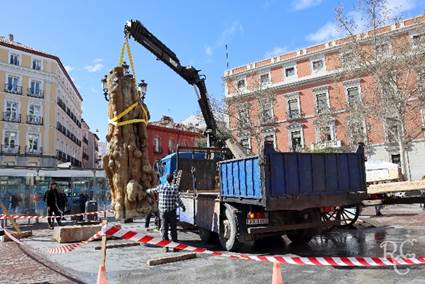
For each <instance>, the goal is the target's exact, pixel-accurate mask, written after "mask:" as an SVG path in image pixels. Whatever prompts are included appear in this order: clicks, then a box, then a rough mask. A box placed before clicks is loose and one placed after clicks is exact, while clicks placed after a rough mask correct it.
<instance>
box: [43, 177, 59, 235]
mask: <svg viewBox="0 0 425 284" xmlns="http://www.w3.org/2000/svg"><path fill="white" fill-rule="evenodd" d="M44 201H46V203H47V215H48V216H49V217H47V222H48V223H49V228H50V229H53V224H54V221H53V220H52V219H53V217H52V216H53V213H55V216H56V221H57V222H58V225H59V226H62V223H61V220H60V219H61V213H60V210H59V207H58V191H57V189H56V183H55V182H52V183H51V184H50V187H49V190H47V191H46V193H45V194H44Z"/></svg>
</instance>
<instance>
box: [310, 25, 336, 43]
mask: <svg viewBox="0 0 425 284" xmlns="http://www.w3.org/2000/svg"><path fill="white" fill-rule="evenodd" d="M339 36H341V32H340V31H339V29H338V26H337V25H336V23H335V22H327V23H326V24H325V25H323V26H322V27H321V28H319V29H318V30H317V31H316V32H314V33H312V34H309V35H307V37H306V39H307V40H309V41H312V42H322V41H327V40H330V39H334V38H337V37H339Z"/></svg>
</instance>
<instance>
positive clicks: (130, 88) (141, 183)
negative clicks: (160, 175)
mask: <svg viewBox="0 0 425 284" xmlns="http://www.w3.org/2000/svg"><path fill="white" fill-rule="evenodd" d="M107 87H108V94H109V104H108V117H109V119H112V118H113V117H116V116H118V115H119V114H120V113H122V112H123V111H124V110H126V109H127V108H128V107H129V106H130V105H132V104H133V103H135V102H138V101H140V93H139V92H138V91H137V89H136V84H135V80H134V78H133V76H132V75H128V74H127V75H125V74H124V69H123V68H122V67H115V68H114V69H113V70H111V71H110V72H109V74H108V76H107ZM142 105H143V107H144V109H145V110H146V112H145V111H143V109H142V107H141V106H140V105H139V106H137V107H136V108H134V109H133V110H132V111H130V112H129V113H128V114H126V115H125V116H123V117H122V118H121V119H119V122H123V121H127V120H130V119H145V120H146V122H147V121H148V119H149V112H148V110H147V107H146V105H144V104H142ZM146 126H147V125H146V124H145V123H132V124H127V125H122V126H116V125H113V124H109V125H108V133H107V135H106V140H107V142H108V153H107V155H105V156H104V158H103V166H104V168H105V173H106V175H107V177H108V182H109V187H110V189H111V191H112V194H111V195H112V209H113V210H114V212H115V218H117V219H128V218H133V217H135V216H138V215H142V214H146V213H148V212H151V211H153V210H156V203H155V202H154V200H153V199H152V197H151V196H150V195H148V194H147V193H146V189H147V188H151V187H153V186H154V185H155V184H156V174H155V172H154V171H153V169H152V167H151V166H150V164H149V161H148V153H147V128H146Z"/></svg>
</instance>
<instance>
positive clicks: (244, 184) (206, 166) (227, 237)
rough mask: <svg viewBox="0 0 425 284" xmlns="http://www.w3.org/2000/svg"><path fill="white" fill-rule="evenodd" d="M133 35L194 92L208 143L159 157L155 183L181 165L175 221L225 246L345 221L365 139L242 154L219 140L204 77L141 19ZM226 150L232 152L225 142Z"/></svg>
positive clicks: (305, 234)
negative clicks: (335, 147)
mask: <svg viewBox="0 0 425 284" xmlns="http://www.w3.org/2000/svg"><path fill="white" fill-rule="evenodd" d="M124 36H125V38H126V39H128V38H133V39H134V40H135V41H136V42H138V43H139V44H141V45H142V46H143V47H145V48H146V49H147V50H148V51H150V52H151V53H152V54H153V55H155V57H156V58H157V59H158V60H160V61H162V62H163V63H164V64H165V65H167V66H168V67H169V68H171V70H173V71H174V72H175V73H177V74H178V75H179V76H180V77H181V78H182V79H184V80H185V81H186V82H187V83H188V84H190V85H192V86H193V87H194V89H195V91H196V94H197V99H198V104H199V107H200V110H201V113H202V116H203V118H204V121H205V124H206V130H205V134H206V136H207V146H208V148H203V149H202V148H186V149H184V151H181V152H180V151H179V150H178V151H177V152H176V153H173V154H170V155H168V156H166V157H164V158H163V159H162V160H160V161H159V163H158V164H157V169H158V171H159V174H160V180H161V182H165V179H166V176H167V175H168V174H169V173H173V172H176V171H181V173H182V175H181V179H180V183H179V190H180V191H181V197H182V200H183V202H184V203H185V205H186V208H187V210H186V212H179V217H180V221H182V222H186V223H189V224H193V225H196V226H198V228H199V232H200V235H201V238H202V239H203V240H205V241H207V240H208V239H209V238H211V236H213V235H214V234H217V235H218V237H219V240H220V243H221V244H222V245H223V247H224V248H225V249H227V250H236V249H237V248H238V247H239V246H240V244H241V243H244V242H250V241H253V240H256V239H261V238H264V237H266V236H273V235H282V234H286V235H287V236H288V238H289V239H290V240H291V241H293V242H297V243H303V242H307V241H309V240H310V238H311V237H312V236H313V235H314V234H316V233H317V232H318V231H320V230H324V229H327V228H331V227H332V226H335V225H350V224H352V223H353V222H355V220H356V219H357V217H358V214H359V213H358V212H359V210H358V205H359V204H360V202H361V201H362V200H363V199H366V197H367V194H366V178H365V177H366V174H365V165H364V153H363V146H362V145H360V147H359V148H358V151H357V152H356V153H340V154H323V153H280V152H276V151H274V149H273V146H271V145H269V144H266V145H264V151H262V152H261V153H260V155H259V156H252V157H249V156H246V155H245V154H246V153H244V151H243V149H241V147H240V145H238V144H237V143H234V141H233V140H231V139H227V140H225V141H222V138H223V137H221V136H220V135H219V133H220V131H219V130H218V128H217V123H216V121H215V118H214V114H213V112H212V107H211V105H210V102H209V97H208V92H207V87H206V83H205V80H206V76H205V75H203V74H201V73H200V70H198V69H196V68H194V67H193V66H184V65H182V64H181V63H180V60H179V58H178V57H177V55H176V54H175V53H174V52H173V51H172V50H171V49H170V48H169V47H167V46H166V45H165V44H164V43H163V42H162V41H160V40H159V39H158V38H157V37H156V36H155V35H154V34H152V33H151V32H150V31H149V30H148V29H147V28H146V27H145V26H144V25H143V24H142V23H141V22H140V21H138V20H129V21H128V22H127V23H126V25H125V26H124ZM224 145H226V147H227V148H228V149H230V151H231V154H232V155H233V157H236V158H237V159H229V155H228V154H229V153H227V151H226V150H225V148H213V147H223V146H224Z"/></svg>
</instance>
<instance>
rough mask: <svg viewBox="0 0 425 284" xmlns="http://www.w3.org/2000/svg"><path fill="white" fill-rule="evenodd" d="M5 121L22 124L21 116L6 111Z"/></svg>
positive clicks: (4, 113)
mask: <svg viewBox="0 0 425 284" xmlns="http://www.w3.org/2000/svg"><path fill="white" fill-rule="evenodd" d="M3 121H8V122H17V123H20V122H21V115H20V114H17V113H16V112H10V111H5V112H3Z"/></svg>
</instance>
